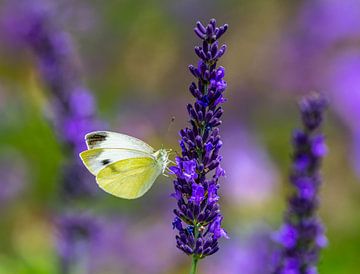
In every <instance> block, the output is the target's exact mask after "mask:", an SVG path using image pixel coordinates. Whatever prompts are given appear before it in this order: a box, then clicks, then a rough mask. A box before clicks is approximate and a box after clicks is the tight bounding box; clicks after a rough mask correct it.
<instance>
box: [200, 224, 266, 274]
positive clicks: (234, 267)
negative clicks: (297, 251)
mask: <svg viewBox="0 0 360 274" xmlns="http://www.w3.org/2000/svg"><path fill="white" fill-rule="evenodd" d="M269 234H270V233H269V232H268V231H266V230H261V231H259V230H255V232H253V233H252V234H251V235H248V236H247V237H246V238H245V237H244V236H243V237H241V238H240V237H235V236H234V237H232V240H231V241H227V242H226V243H224V246H223V247H222V252H221V253H218V254H216V255H215V256H214V257H213V258H212V260H208V261H206V262H204V273H207V274H219V273H221V274H238V273H241V274H264V273H269V267H270V263H271V251H272V250H273V245H272V243H271V241H270V240H269V239H270V237H269Z"/></svg>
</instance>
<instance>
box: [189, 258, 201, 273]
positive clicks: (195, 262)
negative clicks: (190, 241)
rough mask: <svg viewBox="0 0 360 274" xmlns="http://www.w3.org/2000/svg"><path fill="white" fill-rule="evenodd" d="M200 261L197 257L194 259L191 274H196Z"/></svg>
mask: <svg viewBox="0 0 360 274" xmlns="http://www.w3.org/2000/svg"><path fill="white" fill-rule="evenodd" d="M198 260H199V259H198V258H196V257H195V256H193V257H192V264H191V269H190V274H196V270H197V263H198Z"/></svg>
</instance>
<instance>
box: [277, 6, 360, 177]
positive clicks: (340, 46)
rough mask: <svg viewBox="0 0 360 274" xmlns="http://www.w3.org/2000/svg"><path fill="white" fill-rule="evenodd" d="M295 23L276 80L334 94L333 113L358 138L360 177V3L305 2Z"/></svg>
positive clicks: (355, 155)
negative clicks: (334, 112) (359, 138)
mask: <svg viewBox="0 0 360 274" xmlns="http://www.w3.org/2000/svg"><path fill="white" fill-rule="evenodd" d="M294 22H295V23H294V25H292V26H290V29H289V30H288V32H287V34H286V35H285V39H284V42H283V46H282V47H281V56H282V58H281V60H283V61H282V63H281V65H280V66H281V68H280V70H279V71H280V73H279V74H278V76H279V77H274V79H275V78H277V81H278V84H280V85H282V86H283V87H284V88H285V89H288V90H295V91H304V90H323V91H324V92H328V93H329V97H330V98H331V99H332V100H331V101H332V102H333V105H334V110H335V111H336V112H337V113H338V114H339V116H340V117H341V118H342V119H343V121H344V122H345V123H346V124H347V126H349V128H350V130H351V133H352V135H353V136H352V138H353V146H354V148H353V149H352V151H353V164H354V166H355V170H356V171H357V173H358V175H359V176H360V165H359V164H358V163H359V161H358V159H359V158H360V156H359V155H360V153H359V152H358V149H357V148H358V146H357V143H358V142H359V140H358V137H359V135H360V134H359V133H358V132H359V131H360V130H359V126H358V125H357V121H358V119H359V116H360V115H359V113H360V112H359V109H360V96H359V94H360V92H359V90H360V89H359V85H360V83H359V77H358V71H359V64H360V61H359V58H360V52H359V50H358V47H359V44H358V41H359V39H360V2H359V1H357V0H347V1H342V0H314V1H312V0H308V1H303V3H302V4H301V6H300V10H299V13H298V15H297V17H296V19H295V20H294Z"/></svg>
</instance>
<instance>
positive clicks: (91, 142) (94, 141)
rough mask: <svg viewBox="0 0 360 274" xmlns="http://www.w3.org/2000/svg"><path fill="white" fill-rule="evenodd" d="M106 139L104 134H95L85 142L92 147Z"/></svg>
mask: <svg viewBox="0 0 360 274" xmlns="http://www.w3.org/2000/svg"><path fill="white" fill-rule="evenodd" d="M106 138H107V134H106V133H96V134H94V135H91V136H89V137H88V138H87V142H88V144H89V145H90V146H94V145H96V144H98V143H100V142H103V141H105V140H106Z"/></svg>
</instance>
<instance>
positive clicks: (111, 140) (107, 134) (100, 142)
mask: <svg viewBox="0 0 360 274" xmlns="http://www.w3.org/2000/svg"><path fill="white" fill-rule="evenodd" d="M85 140H86V145H87V147H88V149H95V148H123V149H132V150H138V151H142V152H146V153H148V154H152V153H154V152H155V150H154V149H153V148H152V147H151V146H149V145H148V144H147V143H145V142H143V141H141V140H139V139H137V138H135V137H131V136H128V135H126V134H121V133H116V132H111V131H95V132H91V133H88V134H86V135H85Z"/></svg>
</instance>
